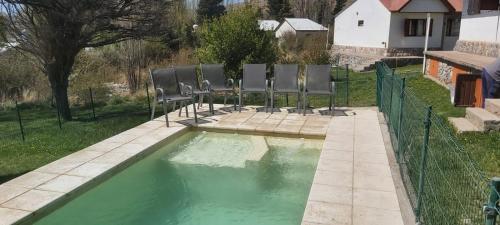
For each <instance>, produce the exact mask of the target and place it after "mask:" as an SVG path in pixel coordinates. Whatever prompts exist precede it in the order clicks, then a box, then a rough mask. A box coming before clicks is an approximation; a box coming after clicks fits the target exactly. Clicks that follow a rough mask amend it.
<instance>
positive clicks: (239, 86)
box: [238, 79, 243, 92]
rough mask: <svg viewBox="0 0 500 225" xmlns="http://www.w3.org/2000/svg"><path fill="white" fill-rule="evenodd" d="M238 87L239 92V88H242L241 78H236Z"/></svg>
mask: <svg viewBox="0 0 500 225" xmlns="http://www.w3.org/2000/svg"><path fill="white" fill-rule="evenodd" d="M238 88H239V89H240V92H241V90H243V87H242V83H241V79H240V80H238Z"/></svg>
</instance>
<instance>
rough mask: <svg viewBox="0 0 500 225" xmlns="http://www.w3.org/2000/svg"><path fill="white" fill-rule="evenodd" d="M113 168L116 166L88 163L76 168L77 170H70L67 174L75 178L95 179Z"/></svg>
mask: <svg viewBox="0 0 500 225" xmlns="http://www.w3.org/2000/svg"><path fill="white" fill-rule="evenodd" d="M113 167H114V165H112V164H105V163H92V162H88V163H85V164H83V165H81V166H79V167H77V168H75V169H72V170H70V171H69V172H67V173H66V174H67V175H73V176H81V177H90V178H94V177H96V176H98V175H100V174H102V173H104V172H106V171H108V170H109V169H111V168H113Z"/></svg>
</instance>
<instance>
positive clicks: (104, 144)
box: [83, 140, 123, 152]
mask: <svg viewBox="0 0 500 225" xmlns="http://www.w3.org/2000/svg"><path fill="white" fill-rule="evenodd" d="M120 145H123V143H121V142H111V141H109V140H104V141H101V142H98V143H96V144H94V145H91V146H89V147H87V148H84V149H83V150H89V151H94V152H109V151H111V150H113V149H114V148H117V147H118V146H120Z"/></svg>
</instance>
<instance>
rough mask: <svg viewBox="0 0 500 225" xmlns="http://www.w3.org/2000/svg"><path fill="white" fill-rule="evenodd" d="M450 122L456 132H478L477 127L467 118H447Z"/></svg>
mask: <svg viewBox="0 0 500 225" xmlns="http://www.w3.org/2000/svg"><path fill="white" fill-rule="evenodd" d="M448 120H449V121H450V123H451V124H452V125H453V127H455V130H456V131H457V133H459V134H461V133H465V132H478V131H480V130H479V128H477V127H476V126H474V124H472V123H471V122H470V121H469V120H467V119H465V118H463V117H450V118H448Z"/></svg>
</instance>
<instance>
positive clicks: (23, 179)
mask: <svg viewBox="0 0 500 225" xmlns="http://www.w3.org/2000/svg"><path fill="white" fill-rule="evenodd" d="M57 176H58V175H57V174H52V173H41V172H37V171H32V172H29V173H26V174H24V175H22V176H20V177H17V178H14V179H12V180H10V181H8V182H7V183H5V184H7V185H14V186H21V187H24V188H35V187H36V186H38V185H40V184H43V183H45V182H47V181H49V180H51V179H53V178H55V177H57Z"/></svg>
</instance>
